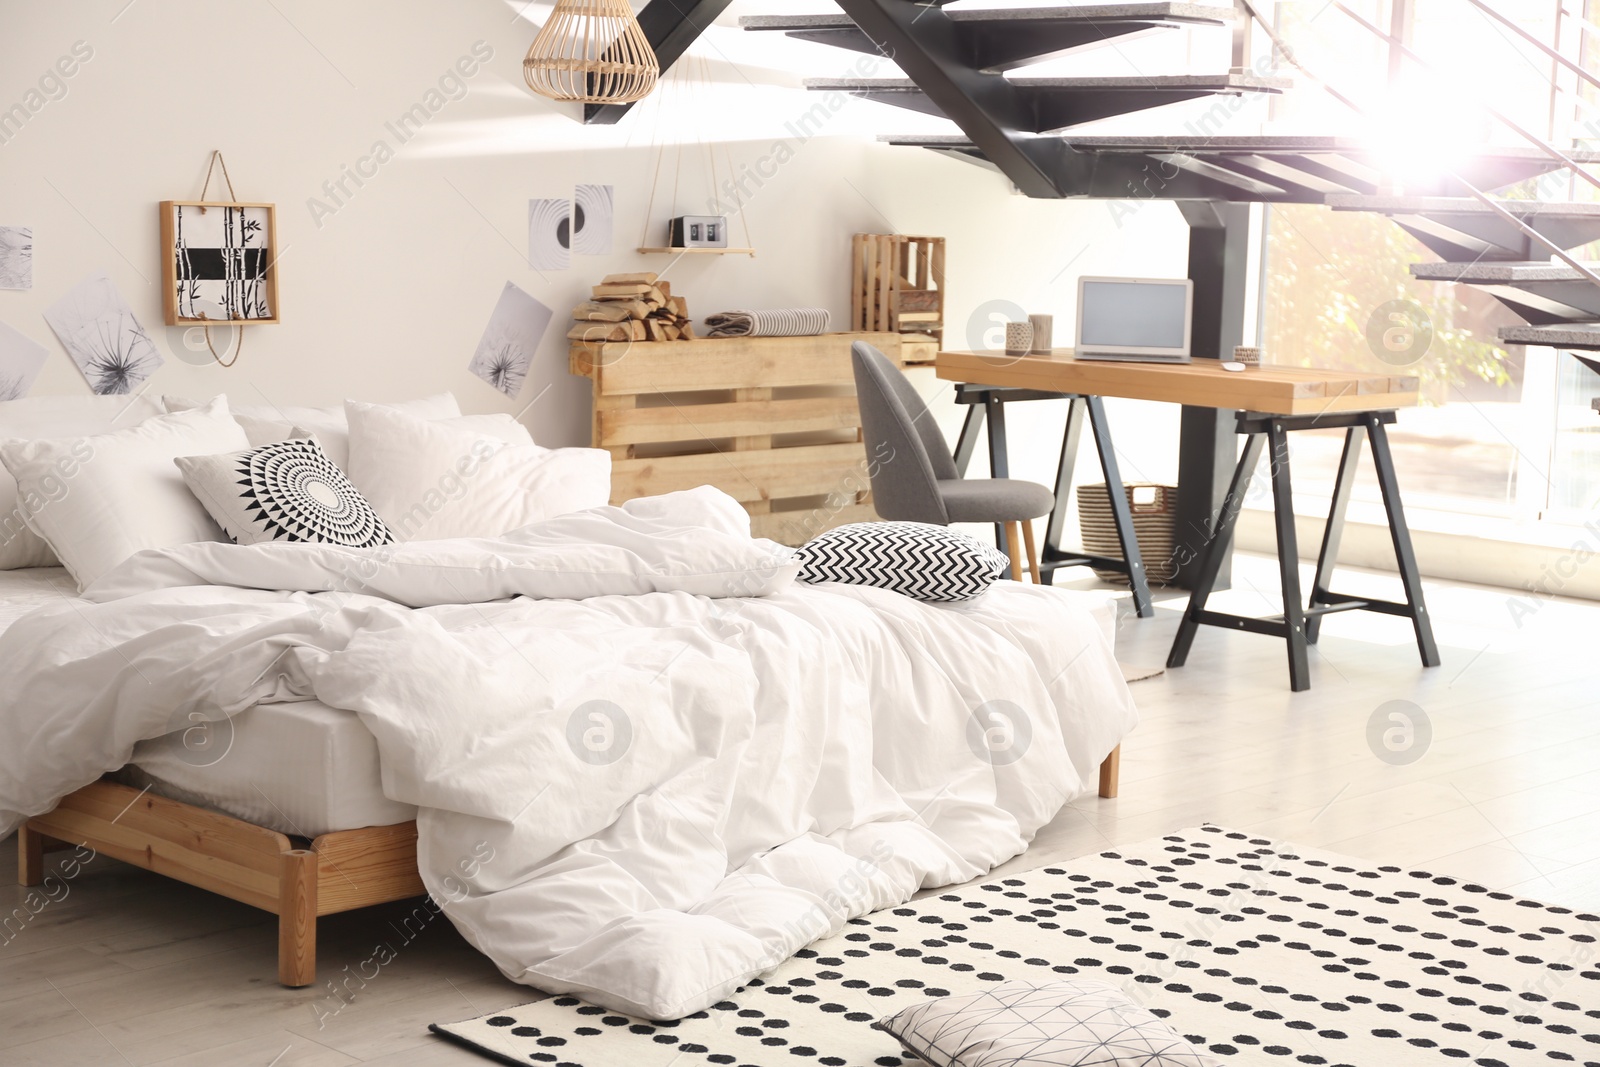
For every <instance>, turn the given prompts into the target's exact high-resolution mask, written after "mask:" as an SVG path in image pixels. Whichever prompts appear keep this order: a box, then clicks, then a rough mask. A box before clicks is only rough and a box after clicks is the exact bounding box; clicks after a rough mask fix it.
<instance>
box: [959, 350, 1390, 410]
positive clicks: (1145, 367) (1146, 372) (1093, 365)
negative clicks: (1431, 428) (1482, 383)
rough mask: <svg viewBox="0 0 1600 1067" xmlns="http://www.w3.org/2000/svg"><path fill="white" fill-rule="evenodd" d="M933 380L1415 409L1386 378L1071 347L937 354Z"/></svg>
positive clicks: (1230, 404) (1247, 406)
mask: <svg viewBox="0 0 1600 1067" xmlns="http://www.w3.org/2000/svg"><path fill="white" fill-rule="evenodd" d="M935 366H936V367H937V368H938V373H939V377H940V378H943V379H944V380H946V381H951V382H966V383H969V384H974V385H989V386H998V387H1005V388H1012V389H1038V390H1043V391H1045V392H1051V393H1063V394H1070V395H1080V396H1114V397H1119V398H1122V399H1125V400H1156V401H1164V402H1166V403H1172V404H1188V405H1190V406H1192V407H1210V408H1222V409H1224V410H1227V411H1256V412H1260V413H1261V414H1263V415H1322V414H1327V413H1329V412H1343V411H1392V410H1394V409H1396V408H1407V407H1414V406H1416V403H1417V389H1418V384H1419V383H1418V380H1417V379H1416V378H1415V377H1409V376H1403V375H1387V374H1357V373H1354V372H1351V371H1335V370H1306V369H1302V368H1300V367H1257V368H1254V369H1251V370H1246V371H1237V372H1235V371H1225V370H1223V369H1222V365H1221V364H1220V363H1218V362H1217V361H1216V360H1213V359H1197V360H1195V361H1194V362H1193V363H1114V362H1107V361H1097V360H1080V359H1075V358H1074V357H1073V355H1072V349H1070V348H1058V349H1056V350H1055V351H1054V352H1052V353H1050V354H1049V355H1047V356H1045V355H1038V356H1008V355H1005V354H1004V353H995V352H940V353H939V357H938V359H937V361H936V362H935Z"/></svg>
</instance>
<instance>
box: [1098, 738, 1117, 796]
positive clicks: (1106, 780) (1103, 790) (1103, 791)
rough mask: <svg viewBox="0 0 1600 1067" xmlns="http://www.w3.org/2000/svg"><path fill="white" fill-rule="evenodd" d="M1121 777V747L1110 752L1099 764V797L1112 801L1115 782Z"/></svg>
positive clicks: (1115, 786)
mask: <svg viewBox="0 0 1600 1067" xmlns="http://www.w3.org/2000/svg"><path fill="white" fill-rule="evenodd" d="M1121 777H1122V746H1121V745H1118V746H1117V747H1116V748H1114V749H1112V750H1111V755H1109V756H1107V757H1106V758H1105V762H1104V763H1102V764H1100V795H1101V796H1103V797H1105V798H1106V799H1108V800H1109V799H1112V798H1114V797H1115V796H1116V795H1117V782H1118V780H1119V779H1120V778H1121Z"/></svg>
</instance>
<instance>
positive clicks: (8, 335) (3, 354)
mask: <svg viewBox="0 0 1600 1067" xmlns="http://www.w3.org/2000/svg"><path fill="white" fill-rule="evenodd" d="M47 355H49V350H48V349H46V348H45V347H44V345H41V344H39V343H38V342H37V341H35V340H34V339H33V338H31V337H28V336H26V335H24V334H22V333H19V332H17V331H16V330H13V329H12V328H11V327H9V326H7V325H6V324H5V323H3V322H0V400H21V399H22V398H23V397H25V396H27V395H28V390H29V389H32V388H33V380H34V379H35V378H37V377H38V376H39V369H40V368H41V367H43V366H44V361H45V357H46V356H47Z"/></svg>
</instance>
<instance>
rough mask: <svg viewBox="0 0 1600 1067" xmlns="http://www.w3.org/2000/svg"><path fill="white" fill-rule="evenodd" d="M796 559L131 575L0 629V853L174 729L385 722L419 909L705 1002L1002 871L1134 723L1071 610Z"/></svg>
mask: <svg viewBox="0 0 1600 1067" xmlns="http://www.w3.org/2000/svg"><path fill="white" fill-rule="evenodd" d="M795 570H796V564H795V562H794V560H793V559H792V554H791V553H790V551H789V550H787V549H783V548H780V547H779V546H776V545H774V544H772V543H770V542H765V541H757V540H752V539H751V538H750V536H749V523H748V518H747V517H746V515H745V513H744V511H743V509H741V508H740V507H739V506H738V505H737V504H735V503H734V502H733V501H732V500H730V499H729V498H727V497H726V496H723V495H722V494H720V493H717V492H716V491H715V490H710V489H702V490H695V491H693V492H690V493H679V494H673V495H672V496H669V497H659V498H652V499H649V500H644V501H636V502H634V503H632V504H629V505H626V506H625V507H623V508H601V509H596V510H594V511H590V512H584V513H580V514H578V515H571V516H565V517H562V518H559V519H553V520H550V521H548V522H545V523H540V524H537V525H535V526H532V527H528V528H526V529H524V530H522V531H518V532H517V533H515V534H512V535H508V536H507V537H506V538H503V539H496V540H493V541H440V542H431V543H430V542H422V543H413V544H409V545H404V546H399V547H397V548H391V549H385V550H368V551H365V552H353V551H349V550H343V549H338V548H332V547H327V546H311V545H258V546H250V547H239V546H232V545H218V544H205V545H190V546H185V547H182V548H176V549H167V550H161V551H156V552H146V553H143V554H141V555H140V556H138V557H135V558H134V559H133V560H130V561H129V562H128V563H126V564H124V565H123V567H122V568H120V569H119V570H117V571H116V572H114V573H112V574H111V575H109V576H107V578H105V579H104V580H102V581H101V582H100V583H99V584H97V585H96V586H95V587H94V588H92V589H91V590H90V591H89V593H88V597H89V599H90V600H91V601H93V603H90V604H83V603H81V602H71V603H63V604H60V605H57V606H53V607H50V608H46V609H44V610H42V611H40V612H38V613H36V614H34V615H32V616H30V617H28V618H27V619H25V620H23V621H22V622H20V623H18V624H17V625H14V626H13V627H11V628H10V630H9V631H8V632H7V633H6V634H5V636H4V637H3V638H0V677H4V678H5V679H6V686H5V689H4V693H3V696H0V836H3V835H4V834H5V833H8V832H9V831H10V830H11V829H12V828H13V827H14V826H15V825H16V824H17V822H18V821H19V820H20V819H22V818H23V817H25V816H26V815H29V814H34V813H39V812H43V811H47V810H49V809H50V808H51V806H52V805H53V804H54V802H55V801H56V800H57V799H58V798H59V797H60V796H62V795H63V794H65V793H67V792H70V791H71V790H73V789H75V788H78V787H80V786H82V785H84V784H87V783H88V782H91V781H93V780H94V779H95V778H96V777H98V776H99V775H100V774H102V773H103V772H105V771H108V770H112V769H115V768H117V767H120V766H122V765H123V764H124V763H126V762H127V761H128V759H129V756H130V753H131V752H132V749H133V746H134V744H135V743H136V742H138V741H140V740H143V739H147V738H152V737H159V736H161V735H163V734H166V733H168V732H169V731H170V730H171V729H172V728H173V725H174V724H175V723H182V722H184V721H185V718H186V717H187V716H189V715H190V714H199V715H202V716H205V717H207V718H220V717H222V716H225V715H230V714H233V713H236V712H238V711H241V710H243V709H245V708H247V707H250V706H251V705H253V704H257V703H262V702H272V701H287V700H298V699H307V698H311V697H315V698H316V699H319V700H321V701H323V702H324V703H326V704H328V705H330V706H332V707H335V708H342V709H347V710H349V711H350V712H352V713H354V714H357V715H359V716H360V717H361V719H362V721H363V722H364V723H365V724H366V725H367V726H368V727H369V728H370V729H371V730H372V732H373V734H374V735H375V736H376V738H377V740H378V745H379V750H380V753H381V757H382V762H383V782H384V791H385V792H386V793H388V795H389V796H390V797H391V798H393V799H394V800H396V801H399V802H402V803H406V804H414V805H416V806H417V807H418V808H420V810H421V813H420V815H419V818H418V826H419V829H420V833H421V840H420V844H419V861H420V867H421V871H422V875H423V879H424V881H425V882H426V884H427V886H428V889H429V891H430V892H431V894H432V895H433V898H434V900H435V901H436V902H437V903H438V904H439V905H440V906H441V907H442V909H443V910H444V912H445V913H446V914H447V915H448V916H449V917H450V918H451V920H453V921H454V923H455V924H456V926H457V927H458V928H459V929H460V930H461V931H462V933H463V934H464V935H465V936H466V937H467V938H468V939H469V940H470V941H471V942H472V943H473V944H474V945H476V946H477V947H478V948H479V949H480V950H482V951H483V952H484V953H485V954H487V955H488V956H489V957H490V958H491V959H493V960H494V962H495V963H496V964H497V965H498V966H499V967H500V969H501V970H502V971H504V972H505V973H506V975H508V976H509V977H510V978H512V979H514V980H516V981H519V982H523V983H526V984H529V985H533V986H537V987H539V988H541V989H545V990H549V991H552V992H572V993H577V994H580V995H582V996H584V997H586V998H588V999H590V1000H593V1001H595V1002H597V1003H600V1004H603V1005H606V1006H608V1007H611V1008H614V1009H618V1010H622V1011H626V1012H630V1013H632V1014H636V1015H640V1016H646V1017H651V1018H661V1019H670V1018H677V1017H681V1016H683V1015H687V1014H690V1013H693V1012H695V1011H698V1010H700V1009H701V1008H703V1007H705V1006H707V1005H708V1004H711V1003H713V1002H715V1001H717V1000H719V999H721V998H723V997H724V996H726V995H727V994H729V993H730V992H732V991H733V990H735V989H737V988H738V987H739V986H741V985H742V984H744V983H745V982H747V981H748V980H749V979H750V978H751V977H753V976H756V975H758V974H760V973H761V972H762V971H764V970H767V969H769V968H771V967H773V966H775V965H776V964H777V963H779V962H780V961H782V960H783V959H785V958H786V957H788V956H789V955H790V954H792V953H793V952H794V951H795V950H797V949H799V948H801V947H802V946H804V945H805V944H806V943H808V942H809V941H811V940H813V939H815V938H818V937H822V936H825V935H828V934H831V933H834V932H836V931H837V930H838V929H839V928H840V926H841V924H842V923H843V922H844V921H845V920H846V919H848V918H851V917H853V916H856V915H860V914H864V913H866V912H869V911H872V910H875V909H878V908H883V907H886V906H890V905H893V904H896V903H899V902H902V901H904V900H906V899H907V898H908V897H909V896H910V895H911V894H912V893H913V892H915V891H916V890H917V889H919V888H922V887H925V886H935V885H941V884H946V883H951V882H960V881H964V880H967V879H970V878H974V877H976V876H978V875H980V874H982V873H983V872H984V871H986V870H988V869H989V868H990V867H992V866H994V865H995V864H998V863H1000V862H1002V861H1003V860H1005V859H1007V858H1009V857H1011V856H1013V855H1015V854H1017V853H1018V852H1020V851H1021V850H1022V849H1023V848H1025V847H1026V845H1027V843H1028V841H1029V840H1030V839H1031V838H1032V836H1033V834H1034V833H1035V832H1036V831H1037V830H1038V828H1039V827H1040V826H1042V825H1043V824H1044V823H1045V822H1047V821H1049V819H1050V818H1051V817H1052V816H1054V815H1055V814H1056V812H1057V811H1058V810H1059V809H1060V808H1061V806H1062V804H1063V803H1064V802H1065V801H1066V800H1068V799H1069V798H1071V797H1073V796H1075V795H1078V794H1080V793H1081V792H1083V791H1084V789H1085V783H1086V782H1087V781H1089V780H1090V778H1091V776H1092V774H1093V772H1094V769H1095V767H1096V765H1097V764H1098V763H1099V761H1100V760H1101V759H1102V758H1104V757H1105V755H1106V754H1107V753H1108V752H1109V751H1110V750H1111V748H1112V747H1113V746H1115V745H1116V744H1117V743H1118V742H1119V741H1120V740H1121V738H1122V737H1123V735H1124V734H1125V733H1126V732H1127V731H1128V730H1129V729H1131V728H1132V726H1133V725H1134V721H1135V712H1134V709H1133V706H1132V703H1131V701H1130V699H1129V696H1128V692H1127V687H1126V685H1125V684H1124V683H1123V680H1122V675H1121V673H1120V672H1119V670H1118V668H1117V666H1116V663H1115V661H1114V660H1113V658H1112V652H1111V649H1110V647H1109V644H1108V641H1107V637H1106V635H1105V633H1104V632H1103V630H1102V628H1101V627H1100V625H1099V624H1098V623H1097V622H1096V621H1095V620H1094V618H1093V617H1092V616H1091V615H1090V613H1089V612H1088V611H1086V610H1085V609H1084V608H1083V607H1082V606H1080V605H1079V604H1078V603H1077V602H1076V601H1075V600H1074V599H1073V598H1072V597H1071V596H1070V595H1069V594H1064V593H1062V592H1059V591H1056V590H1052V589H1047V588H1038V587H1033V586H1024V585H1019V584H1016V583H1009V582H1001V583H999V584H997V585H996V586H995V587H994V588H993V589H992V590H991V591H989V592H988V593H985V594H984V595H982V596H980V597H978V598H977V599H975V600H972V601H970V602H968V603H965V604H960V605H938V606H935V605H929V604H923V603H918V602H915V601H912V600H908V599H906V598H904V597H901V596H898V595H897V594H893V593H888V592H884V591H881V590H875V589H869V588H860V587H849V586H839V585H828V586H805V585H797V584H794V583H793V575H794V572H795ZM279 590H298V591H295V592H282V591H279ZM513 597H515V599H510V598H513Z"/></svg>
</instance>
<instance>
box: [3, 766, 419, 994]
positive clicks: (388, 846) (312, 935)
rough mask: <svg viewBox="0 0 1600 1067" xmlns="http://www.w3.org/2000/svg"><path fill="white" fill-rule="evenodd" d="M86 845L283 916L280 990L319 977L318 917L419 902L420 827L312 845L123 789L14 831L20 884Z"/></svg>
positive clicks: (100, 791) (97, 786)
mask: <svg viewBox="0 0 1600 1067" xmlns="http://www.w3.org/2000/svg"><path fill="white" fill-rule="evenodd" d="M78 845H85V846H87V847H89V848H92V849H94V850H95V851H96V852H100V853H104V854H105V855H107V856H110V857H111V858H112V859H118V860H121V861H122V862H124V863H131V864H133V865H134V866H135V867H143V868H144V869H145V870H147V871H154V872H156V873H157V874H164V875H166V876H167V877H169V878H176V879H177V880H178V881H180V882H188V883H189V884H190V885H193V886H198V887H200V888H201V889H206V890H210V891H211V892H213V893H217V894H220V895H222V896H225V897H228V898H229V899H232V900H237V901H240V902H242V903H245V904H249V905H251V906H252V907H257V908H260V909H261V910H262V911H267V912H271V913H272V914H274V915H276V916H277V917H278V981H280V982H282V983H283V984H284V985H286V986H307V985H310V984H311V983H312V982H314V981H316V978H317V917H318V916H319V915H332V914H334V913H336V912H341V911H350V910H351V909H353V908H364V907H367V906H368V905H371V904H387V903H389V902H390V901H393V900H405V899H406V898H408V897H416V896H421V895H422V894H424V893H426V892H427V890H426V889H425V888H424V887H423V885H422V877H421V876H420V875H419V874H418V873H417V824H416V823H414V822H406V823H398V824H396V825H394V826H371V827H367V828H365V829H362V830H343V831H340V832H338V833H332V834H323V835H322V836H320V837H317V838H313V839H312V840H310V841H306V840H305V839H303V838H291V837H289V836H288V835H287V834H280V833H278V832H277V831H276V830H269V829H267V828H266V827H264V826H256V825H255V824H254V823H248V822H245V821H244V820H242V819H235V818H232V817H231V816H227V815H220V814H218V813H216V812H214V811H207V810H206V809H204V808H197V807H195V806H194V805H192V804H182V803H179V802H178V801H176V800H168V799H167V798H166V797H161V796H156V795H155V794H154V793H151V792H149V791H148V790H146V791H142V792H141V791H140V790H137V789H134V788H133V787H131V786H126V785H122V784H120V783H117V782H110V781H104V780H102V781H99V782H96V783H94V784H93V785H87V786H84V787H83V788H82V789H80V790H78V791H77V792H76V793H73V794H71V795H69V796H67V797H64V798H62V800H61V803H59V804H57V805H56V809H55V810H54V811H52V812H51V813H50V814H48V815H36V816H34V817H33V818H31V819H29V820H28V821H27V822H26V823H25V824H23V826H22V828H21V829H20V830H18V831H17V848H18V852H19V856H18V863H17V880H18V881H20V882H21V883H22V884H23V885H38V884H40V883H41V882H43V881H44V876H45V871H44V854H45V853H46V852H49V851H54V850H57V849H63V848H72V847H74V846H78Z"/></svg>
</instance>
